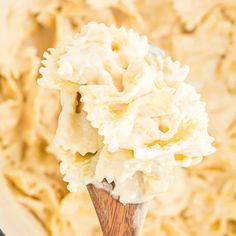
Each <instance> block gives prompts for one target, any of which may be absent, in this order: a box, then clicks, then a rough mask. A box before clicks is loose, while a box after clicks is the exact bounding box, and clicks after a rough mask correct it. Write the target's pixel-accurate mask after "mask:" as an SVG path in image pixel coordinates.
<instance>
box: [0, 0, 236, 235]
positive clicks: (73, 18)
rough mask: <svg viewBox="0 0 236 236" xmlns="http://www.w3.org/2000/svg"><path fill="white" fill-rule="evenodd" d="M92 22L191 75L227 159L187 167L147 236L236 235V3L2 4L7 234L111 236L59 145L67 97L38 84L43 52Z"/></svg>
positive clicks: (1, 183)
mask: <svg viewBox="0 0 236 236" xmlns="http://www.w3.org/2000/svg"><path fill="white" fill-rule="evenodd" d="M89 21H97V22H104V23H106V24H108V25H110V24H115V25H117V26H125V27H126V28H134V29H135V30H136V31H137V32H139V33H141V34H146V35H147V36H148V37H149V40H150V41H151V42H152V43H153V44H155V45H157V46H159V47H160V48H161V49H163V50H164V51H165V52H166V54H168V55H171V56H172V57H173V58H175V59H178V60H179V61H181V62H182V63H185V64H188V65H190V67H191V72H190V76H189V77H188V82H189V83H191V84H193V85H194V86H195V87H196V88H197V89H198V91H199V92H200V93H201V94H202V99H203V100H205V101H206V102H207V110H208V113H209V119H210V121H209V125H210V128H209V131H210V134H211V135H212V136H213V137H214V138H215V147H216V148H217V152H216V153H215V154H214V155H212V156H210V157H208V158H206V159H205V160H204V162H203V163H202V164H200V165H198V166H195V167H192V168H189V169H180V170H179V171H178V172H177V173H176V178H177V179H178V182H177V183H176V184H175V185H174V186H171V188H170V189H171V191H169V192H167V193H163V194H160V196H159V197H158V198H157V199H156V200H154V201H153V202H152V203H151V207H150V210H149V212H148V216H147V219H146V222H145V226H144V233H143V235H144V236H198V235H201V236H235V235H236V1H235V0H201V1H199V0H83V1H82V0H50V1H48V0H33V1H32V0H20V1H17V0H0V228H1V229H2V230H3V232H5V233H6V234H7V236H18V235H21V236H28V235H34V236H46V235H51V236H96V235H101V232H100V229H99V223H98V220H97V218H96V215H95V211H94V209H93V206H92V204H91V202H90V199H89V196H88V194H87V192H86V189H85V188H81V191H80V192H78V193H68V191H67V190H66V184H65V183H63V181H62V176H61V175H60V172H59V160H58V157H57V151H56V149H55V148H54V147H53V143H52V139H53V137H54V133H55V130H56V125H57V118H58V114H59V112H60V104H59V96H58V93H57V91H53V90H46V89H42V88H40V87H39V86H38V85H37V84H36V80H37V78H38V77H39V74H38V68H39V66H40V60H41V59H42V54H43V52H44V51H45V50H46V49H47V48H49V47H54V46H56V45H57V44H58V43H61V42H63V41H64V40H66V39H67V38H68V37H70V36H71V35H73V33H74V32H78V31H79V30H80V27H81V26H82V25H84V24H85V23H87V22H89Z"/></svg>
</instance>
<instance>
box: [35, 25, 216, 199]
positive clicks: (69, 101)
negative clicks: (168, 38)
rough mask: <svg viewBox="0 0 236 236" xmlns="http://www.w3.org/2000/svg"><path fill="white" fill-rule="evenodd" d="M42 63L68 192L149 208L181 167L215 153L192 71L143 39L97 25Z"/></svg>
mask: <svg viewBox="0 0 236 236" xmlns="http://www.w3.org/2000/svg"><path fill="white" fill-rule="evenodd" d="M45 58H46V60H44V61H43V64H44V67H42V68H41V70H40V72H41V74H42V78H41V79H39V81H38V82H39V84H40V85H42V86H45V87H48V88H55V89H58V90H60V93H61V104H62V111H61V114H60V118H59V122H58V129H57V133H56V137H55V144H56V146H57V147H58V149H59V156H61V160H62V163H61V172H62V173H63V174H64V175H65V177H64V180H65V181H66V182H68V183H69V184H68V188H69V190H70V191H72V192H75V191H77V190H78V188H79V186H80V185H86V184H89V183H92V184H94V185H95V186H97V187H102V188H105V189H107V190H108V191H110V193H111V194H112V195H113V196H114V197H116V198H119V200H120V201H121V202H123V203H139V202H145V201H148V200H151V199H152V198H154V197H155V196H156V195H157V194H158V193H160V192H163V191H165V190H166V189H167V188H168V185H169V181H170V179H171V176H172V171H173V170H174V169H175V168H176V166H184V167H188V166H192V165H195V164H197V163H199V162H200V161H201V160H202V158H203V156H205V155H209V154H211V153H213V152H214V148H213V147H212V145H211V144H212V142H213V138H212V137H210V136H209V134H208V132H207V124H208V118H207V114H206V111H205V103H203V102H201V101H200V96H199V95H198V94H197V92H196V91H195V89H194V88H193V87H191V86H190V85H188V84H187V83H185V81H184V80H185V78H186V76H187V74H188V72H189V68H188V67H187V66H183V67H182V66H181V65H180V63H179V62H173V61H172V59H171V58H170V57H166V56H165V55H164V54H163V53H161V51H159V50H158V49H157V48H153V46H150V45H149V43H148V40H147V38H146V37H143V36H139V35H138V34H137V33H136V32H134V31H133V30H128V31H127V30H125V29H124V28H119V29H118V28H116V27H114V26H110V27H107V26H106V25H104V24H97V23H94V22H93V23H89V24H88V25H86V26H84V27H83V28H82V29H81V32H80V33H79V34H77V35H75V37H74V38H72V39H71V40H70V41H68V42H67V43H64V44H62V45H61V46H59V48H58V49H50V50H49V53H46V54H45Z"/></svg>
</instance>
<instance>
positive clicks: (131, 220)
mask: <svg viewBox="0 0 236 236" xmlns="http://www.w3.org/2000/svg"><path fill="white" fill-rule="evenodd" d="M87 189H88V191H89V194H90V197H91V199H92V202H93V205H94V208H95V210H96V213H97V216H98V219H99V221H100V225H101V228H102V232H103V236H138V235H140V233H141V230H142V226H143V222H144V219H145V216H146V212H147V204H146V203H142V204H126V205H123V204H122V203H120V202H119V201H118V200H116V199H114V198H113V197H112V196H111V195H110V194H109V192H107V191H105V190H103V189H99V188H96V187H95V186H94V185H92V184H89V185H87Z"/></svg>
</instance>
